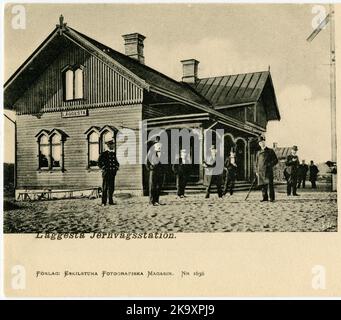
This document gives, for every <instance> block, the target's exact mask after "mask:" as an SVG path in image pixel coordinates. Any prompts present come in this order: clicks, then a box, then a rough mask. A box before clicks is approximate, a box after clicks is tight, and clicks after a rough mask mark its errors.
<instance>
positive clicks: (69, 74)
mask: <svg viewBox="0 0 341 320" xmlns="http://www.w3.org/2000/svg"><path fill="white" fill-rule="evenodd" d="M72 99H73V71H72V70H68V71H66V72H65V100H72Z"/></svg>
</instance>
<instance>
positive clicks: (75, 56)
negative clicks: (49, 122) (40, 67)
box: [14, 43, 143, 114]
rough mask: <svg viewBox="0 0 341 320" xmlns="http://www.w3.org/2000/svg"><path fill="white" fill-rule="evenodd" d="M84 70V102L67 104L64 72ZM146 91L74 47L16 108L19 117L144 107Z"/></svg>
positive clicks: (34, 84) (34, 83) (43, 75)
mask: <svg viewBox="0 0 341 320" xmlns="http://www.w3.org/2000/svg"><path fill="white" fill-rule="evenodd" d="M75 65H82V66H84V99H80V100H73V101H64V99H63V79H62V70H63V69H64V68H65V67H67V66H75ZM142 98H143V89H142V88H140V87H138V86H136V85H135V84H133V83H132V82H131V81H129V80H128V79H126V78H125V77H123V76H122V75H120V74H119V73H117V72H116V71H114V70H113V69H111V68H110V67H108V66H107V65H105V64H104V63H103V62H102V61H100V60H99V59H97V58H96V57H94V56H92V55H90V54H89V53H88V52H86V51H85V50H83V49H82V48H80V47H78V46H76V45H75V44H72V43H70V45H69V47H68V48H67V49H65V50H64V51H63V52H62V53H61V54H60V55H59V57H58V58H57V59H56V60H55V61H54V62H53V63H52V64H51V65H50V66H49V67H48V68H47V69H46V70H45V72H44V73H43V74H42V75H41V76H40V77H39V78H38V79H37V80H36V81H35V82H33V83H32V85H31V87H30V88H29V89H28V90H27V91H26V92H25V93H24V95H23V96H22V97H20V98H19V99H18V100H17V102H16V103H15V105H14V108H15V109H16V110H17V113H18V114H33V113H34V114H37V113H43V112H50V111H59V110H66V109H67V110H72V109H77V108H82V107H84V106H86V107H92V108H94V107H103V106H109V105H110V106H115V105H125V104H136V103H141V102H142Z"/></svg>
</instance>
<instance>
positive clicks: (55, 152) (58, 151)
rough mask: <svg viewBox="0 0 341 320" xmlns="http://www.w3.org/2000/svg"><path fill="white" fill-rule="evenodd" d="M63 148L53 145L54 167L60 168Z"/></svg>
mask: <svg viewBox="0 0 341 320" xmlns="http://www.w3.org/2000/svg"><path fill="white" fill-rule="evenodd" d="M60 157H61V146H60V144H58V145H52V159H51V160H52V167H60Z"/></svg>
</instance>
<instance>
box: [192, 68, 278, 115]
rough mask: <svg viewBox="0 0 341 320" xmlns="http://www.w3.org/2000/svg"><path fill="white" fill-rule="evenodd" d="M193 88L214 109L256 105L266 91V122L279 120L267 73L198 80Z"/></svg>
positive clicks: (270, 81) (268, 73)
mask: <svg viewBox="0 0 341 320" xmlns="http://www.w3.org/2000/svg"><path fill="white" fill-rule="evenodd" d="M193 88H194V89H195V90H196V91H197V92H198V93H200V94H201V95H202V96H204V97H205V98H206V99H207V100H208V101H210V102H211V104H212V105H213V106H214V107H219V106H231V107H234V106H236V105H245V104H248V103H250V104H253V103H257V102H258V100H259V99H260V97H261V95H262V93H263V92H264V91H267V92H266V94H267V96H268V97H267V98H268V99H267V100H268V103H269V105H268V109H269V110H267V112H268V120H279V118H280V116H279V111H278V106H277V101H276V97H275V94H274V89H273V86H272V80H271V75H270V72H269V71H262V72H253V73H243V74H235V75H226V76H221V77H210V78H203V79H198V80H197V81H196V83H195V84H193Z"/></svg>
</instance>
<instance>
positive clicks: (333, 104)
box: [307, 4, 337, 191]
mask: <svg viewBox="0 0 341 320" xmlns="http://www.w3.org/2000/svg"><path fill="white" fill-rule="evenodd" d="M328 23H329V31H330V32H329V37H330V39H329V43H330V77H329V83H330V117H331V157H332V158H331V161H332V162H333V163H335V165H336V160H337V159H336V154H337V151H336V148H337V142H336V71H335V21H334V4H330V5H329V14H328V15H327V16H326V17H325V18H324V19H323V20H322V21H321V23H320V24H319V25H318V26H317V27H316V28H315V29H314V30H313V32H312V33H311V34H310V35H309V37H308V38H307V41H308V42H311V41H313V40H314V38H315V37H316V36H317V35H318V34H319V33H320V31H321V30H323V29H324V28H325V27H326V25H327V24H328ZM336 177H337V176H336V174H335V173H333V174H332V190H333V191H336V185H337V183H336Z"/></svg>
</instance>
